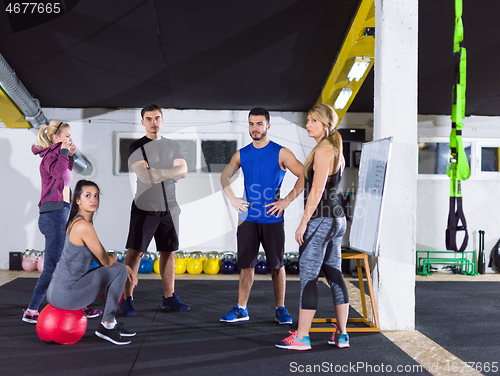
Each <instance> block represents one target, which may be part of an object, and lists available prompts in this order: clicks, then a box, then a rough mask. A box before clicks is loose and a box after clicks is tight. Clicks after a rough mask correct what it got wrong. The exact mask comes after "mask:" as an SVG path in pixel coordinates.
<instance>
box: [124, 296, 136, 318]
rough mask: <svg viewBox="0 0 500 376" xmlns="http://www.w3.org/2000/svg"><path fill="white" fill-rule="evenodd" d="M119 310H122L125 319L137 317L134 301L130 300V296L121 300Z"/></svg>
mask: <svg viewBox="0 0 500 376" xmlns="http://www.w3.org/2000/svg"><path fill="white" fill-rule="evenodd" d="M120 309H121V310H122V315H123V316H127V317H136V316H137V311H136V310H135V308H134V301H133V300H132V297H131V296H129V297H128V298H123V300H122V302H121V303H120Z"/></svg>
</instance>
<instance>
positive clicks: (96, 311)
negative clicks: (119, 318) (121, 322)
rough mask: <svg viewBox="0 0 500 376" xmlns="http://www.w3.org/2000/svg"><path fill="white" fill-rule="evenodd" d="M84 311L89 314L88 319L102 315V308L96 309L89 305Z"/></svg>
mask: <svg viewBox="0 0 500 376" xmlns="http://www.w3.org/2000/svg"><path fill="white" fill-rule="evenodd" d="M83 312H85V314H86V315H87V318H88V319H93V318H94V317H99V316H101V315H102V311H101V310H100V309H95V308H94V307H91V306H87V307H85V308H84V309H83Z"/></svg>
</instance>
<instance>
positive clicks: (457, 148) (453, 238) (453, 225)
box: [446, 0, 470, 252]
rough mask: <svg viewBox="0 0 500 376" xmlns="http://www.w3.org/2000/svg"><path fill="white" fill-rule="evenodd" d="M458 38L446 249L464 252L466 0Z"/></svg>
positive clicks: (457, 22) (457, 7) (457, 21)
mask: <svg viewBox="0 0 500 376" xmlns="http://www.w3.org/2000/svg"><path fill="white" fill-rule="evenodd" d="M455 15H456V16H455V17H456V18H455V35H454V38H453V55H454V57H455V85H454V86H453V105H452V110H451V121H452V124H451V133H450V160H449V164H448V167H447V169H446V172H447V174H448V176H449V177H450V180H451V181H450V211H449V214H448V228H447V229H446V249H448V250H450V251H455V252H463V251H464V250H465V248H466V247H467V242H468V240H469V234H468V233H467V222H466V220H465V215H464V212H463V209H462V180H467V179H468V178H469V176H470V169H469V163H468V161H467V156H466V154H465V150H464V145H463V142H462V128H463V126H464V124H463V122H462V120H463V119H464V118H465V74H466V57H467V54H466V51H465V48H464V47H462V41H463V39H464V27H463V23H462V0H455ZM459 231H464V239H463V242H462V245H461V246H460V248H458V247H457V232H459Z"/></svg>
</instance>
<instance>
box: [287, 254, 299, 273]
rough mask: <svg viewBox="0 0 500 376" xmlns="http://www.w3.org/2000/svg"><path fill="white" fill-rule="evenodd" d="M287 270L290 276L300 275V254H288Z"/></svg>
mask: <svg viewBox="0 0 500 376" xmlns="http://www.w3.org/2000/svg"><path fill="white" fill-rule="evenodd" d="M285 269H286V272H287V273H289V274H298V273H299V252H290V253H288V254H287V257H286V263H285Z"/></svg>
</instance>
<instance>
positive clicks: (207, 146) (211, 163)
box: [201, 140, 238, 172]
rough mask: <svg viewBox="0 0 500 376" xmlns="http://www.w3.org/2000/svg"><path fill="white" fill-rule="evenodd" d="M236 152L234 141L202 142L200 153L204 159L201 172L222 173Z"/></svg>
mask: <svg viewBox="0 0 500 376" xmlns="http://www.w3.org/2000/svg"><path fill="white" fill-rule="evenodd" d="M236 150H238V147H237V142H236V141H235V140H202V141H201V152H202V153H203V157H204V159H205V164H206V165H205V166H204V167H202V168H201V171H203V172H222V170H224V167H226V165H227V164H228V163H229V161H230V160H231V157H232V156H233V154H234V153H236Z"/></svg>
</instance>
